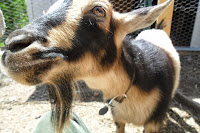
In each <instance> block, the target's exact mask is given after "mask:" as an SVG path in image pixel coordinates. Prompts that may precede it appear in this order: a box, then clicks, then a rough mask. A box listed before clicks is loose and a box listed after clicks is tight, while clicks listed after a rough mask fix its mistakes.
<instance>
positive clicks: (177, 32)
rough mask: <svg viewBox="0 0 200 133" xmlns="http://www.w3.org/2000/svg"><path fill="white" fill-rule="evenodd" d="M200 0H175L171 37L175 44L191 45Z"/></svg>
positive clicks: (180, 45) (181, 45)
mask: <svg viewBox="0 0 200 133" xmlns="http://www.w3.org/2000/svg"><path fill="white" fill-rule="evenodd" d="M198 3H199V0H175V2H174V12H173V20H172V28H171V35H170V37H171V39H172V41H173V44H174V45H175V46H179V47H189V46H190V43H191V39H192V33H193V28H194V23H195V18H196V13H197V9H198Z"/></svg>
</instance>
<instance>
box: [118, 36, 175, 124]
mask: <svg viewBox="0 0 200 133" xmlns="http://www.w3.org/2000/svg"><path fill="white" fill-rule="evenodd" d="M122 51H123V52H122V56H121V57H122V62H123V65H124V68H125V70H126V72H127V73H128V75H129V77H130V79H131V78H132V77H133V72H134V71H135V80H134V83H133V84H135V85H137V86H138V87H139V88H140V89H142V90H143V91H146V92H150V91H151V90H153V89H154V88H158V89H159V91H160V93H161V99H160V102H159V104H158V106H157V109H155V111H154V112H153V115H152V116H151V118H149V120H156V121H157V120H163V117H164V116H165V112H166V111H167V109H168V106H167V105H169V102H170V101H171V94H172V89H173V84H174V83H173V81H174V79H173V78H174V77H173V75H174V68H173V65H172V60H171V59H170V58H169V56H168V55H167V54H166V53H165V52H164V51H163V50H162V49H161V48H159V47H157V46H155V45H153V44H152V43H150V42H147V41H145V40H136V41H135V40H133V39H131V38H130V37H126V38H125V39H124V44H123V47H122Z"/></svg>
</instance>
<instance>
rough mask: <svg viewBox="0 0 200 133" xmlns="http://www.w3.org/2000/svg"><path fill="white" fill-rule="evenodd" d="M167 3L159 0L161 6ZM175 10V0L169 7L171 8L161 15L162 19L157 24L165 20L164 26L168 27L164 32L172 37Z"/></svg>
mask: <svg viewBox="0 0 200 133" xmlns="http://www.w3.org/2000/svg"><path fill="white" fill-rule="evenodd" d="M165 1H166V0H158V4H161V3H163V2H165ZM173 10H174V0H173V2H172V3H171V5H169V7H168V8H167V9H166V10H165V11H164V12H163V13H162V14H161V15H160V17H159V18H158V20H157V24H159V23H160V22H161V20H163V19H164V20H165V21H164V25H167V26H166V27H165V28H164V29H163V30H164V31H165V32H166V33H167V34H168V36H170V32H171V24H172V17H173Z"/></svg>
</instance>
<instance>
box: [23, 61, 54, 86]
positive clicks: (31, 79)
mask: <svg viewBox="0 0 200 133" xmlns="http://www.w3.org/2000/svg"><path fill="white" fill-rule="evenodd" d="M51 66H52V62H46V63H43V64H42V65H40V64H38V65H35V66H34V67H30V68H29V67H27V68H26V71H30V69H33V73H31V74H30V75H28V76H27V78H26V81H27V82H28V83H29V84H32V85H36V84H40V83H42V81H41V80H40V78H39V76H40V75H42V74H45V72H46V71H48V70H49V69H51Z"/></svg>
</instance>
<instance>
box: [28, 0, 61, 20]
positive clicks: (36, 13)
mask: <svg viewBox="0 0 200 133" xmlns="http://www.w3.org/2000/svg"><path fill="white" fill-rule="evenodd" d="M56 1H57V0H27V8H28V17H29V22H32V21H33V20H34V19H36V18H38V17H40V16H41V15H42V14H43V12H45V11H47V10H48V8H49V7H50V6H51V5H52V4H53V3H55V2H56Z"/></svg>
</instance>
